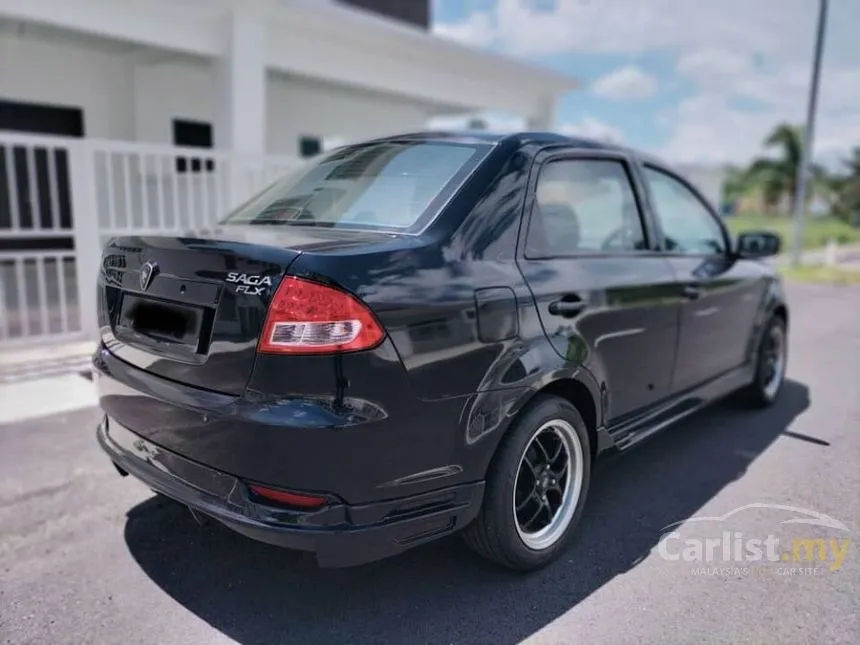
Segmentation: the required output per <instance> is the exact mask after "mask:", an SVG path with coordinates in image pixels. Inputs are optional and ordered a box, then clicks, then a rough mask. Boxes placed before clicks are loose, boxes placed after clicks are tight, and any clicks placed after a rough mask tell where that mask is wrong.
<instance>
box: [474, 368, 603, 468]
mask: <svg viewBox="0 0 860 645" xmlns="http://www.w3.org/2000/svg"><path fill="white" fill-rule="evenodd" d="M597 392H599V390H596V388H591V387H589V386H588V385H587V384H586V383H584V382H583V381H581V380H579V379H577V378H574V377H571V376H567V377H562V378H557V379H555V380H553V381H550V382H548V383H544V384H543V385H542V386H541V387H539V388H535V389H532V390H530V391H529V393H528V395H527V396H525V397H523V399H522V401H521V402H520V403H519V404H518V405H517V406H516V413H515V414H514V415H513V416H512V418H511V420H510V422H509V423H508V424H507V426H506V427H505V429H504V431H503V432H501V433H500V435H499V437H498V440H497V442H496V445H495V447H494V449H493V456H492V457H491V458H490V460H489V462H488V463H487V470H489V468H490V467H491V465H492V463H493V461H494V460H495V458H496V455H497V454H498V451H499V446H500V445H501V444H502V439H503V438H504V436H505V435H506V434H507V432H508V431H509V430H510V429H511V428H512V427H514V425H515V423H516V421H517V420H518V419H520V418H521V417H522V416H523V415H524V414H526V412H527V411H528V410H529V408H530V407H531V405H532V404H533V403H534V402H535V401H536V400H540V399H541V398H542V396H541V395H544V396H555V397H558V398H560V399H564V400H565V401H567V402H568V403H570V404H571V405H572V406H573V407H574V408H575V409H576V411H577V412H578V413H579V415H580V416H581V417H582V421H583V423H584V424H585V427H586V429H587V430H588V440H589V447H590V452H591V458H592V461H593V460H594V458H595V457H596V456H597V446H598V437H597V428H598V427H599V424H600V416H599V410H600V408H599V407H598V406H599V401H600V399H599V398H598V397H599V395H598V394H597Z"/></svg>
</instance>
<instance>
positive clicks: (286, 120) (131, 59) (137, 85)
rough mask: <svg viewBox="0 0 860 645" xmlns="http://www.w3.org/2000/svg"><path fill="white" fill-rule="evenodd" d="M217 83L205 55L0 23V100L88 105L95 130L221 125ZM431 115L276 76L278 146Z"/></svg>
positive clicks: (375, 130) (88, 123) (97, 133)
mask: <svg viewBox="0 0 860 645" xmlns="http://www.w3.org/2000/svg"><path fill="white" fill-rule="evenodd" d="M215 83H216V74H215V70H214V67H213V64H212V63H210V62H208V61H205V60H202V59H201V60H198V59H193V58H191V57H186V56H179V55H173V54H169V53H166V52H157V51H154V50H145V49H140V48H132V47H123V46H122V45H114V46H112V47H111V46H107V45H105V44H102V43H101V41H95V40H93V41H92V42H89V41H88V40H87V39H85V38H77V39H69V40H60V41H58V42H50V41H47V40H44V39H40V38H37V37H34V36H29V35H27V36H21V35H18V34H16V33H14V32H10V31H9V30H0V98H3V99H7V100H13V101H28V102H38V103H48V104H55V105H64V106H70V107H80V108H82V109H83V110H84V126H85V134H86V136H90V137H96V138H105V139H119V140H127V141H134V140H138V141H146V142H151V143H164V144H170V143H172V120H173V119H174V118H183V119H190V120H199V121H208V122H213V123H214V122H215V120H216V114H217V106H216V104H215V100H216V98H217V96H218V93H217V92H216V89H217V88H216V85H215ZM429 113H430V107H429V106H427V105H423V104H421V103H419V102H416V101H410V100H407V99H403V98H400V97H395V96H390V95H382V94H379V93H373V92H368V91H365V90H362V89H360V88H349V87H345V86H341V85H335V84H331V83H326V82H321V81H317V80H314V79H308V78H300V77H295V76H287V75H285V74H274V73H270V74H269V78H268V85H267V126H266V127H267V141H268V144H269V148H268V152H269V153H272V154H283V155H297V154H298V152H299V137H301V136H303V135H305V136H315V137H320V138H323V137H336V138H343V139H347V140H348V139H354V138H361V137H367V136H374V135H379V134H385V133H388V132H394V131H398V130H400V131H402V130H414V129H422V128H423V127H424V126H425V124H426V122H427V119H428V116H429ZM215 127H216V128H217V124H216V125H215Z"/></svg>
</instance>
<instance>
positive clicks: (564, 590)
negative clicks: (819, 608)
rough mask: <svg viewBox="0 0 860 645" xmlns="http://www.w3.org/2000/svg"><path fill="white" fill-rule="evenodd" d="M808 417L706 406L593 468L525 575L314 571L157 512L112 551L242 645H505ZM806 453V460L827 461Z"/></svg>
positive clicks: (580, 596) (574, 598)
mask: <svg viewBox="0 0 860 645" xmlns="http://www.w3.org/2000/svg"><path fill="white" fill-rule="evenodd" d="M809 403H810V402H809V391H808V389H807V388H806V386H804V385H801V384H799V383H797V382H794V381H787V382H786V383H785V386H784V390H783V393H782V395H781V396H780V399H779V401H778V402H777V404H775V405H774V406H773V407H771V408H769V409H767V410H761V411H755V412H749V411H745V410H740V409H735V408H733V407H732V406H730V405H729V404H721V405H718V406H714V407H712V408H709V409H706V410H704V411H702V412H700V413H697V414H696V415H694V416H693V417H690V418H689V419H687V420H685V421H684V422H682V423H680V424H678V425H677V426H675V427H673V428H671V429H668V430H666V431H665V432H663V433H660V434H659V435H657V436H656V437H654V438H653V439H651V440H649V441H648V442H646V443H645V444H644V445H642V446H641V447H639V448H637V449H636V450H634V451H632V452H631V453H630V454H628V455H622V456H620V457H619V458H617V459H612V460H611V461H609V462H608V463H605V464H604V465H603V466H602V467H601V468H599V469H598V470H597V473H596V476H595V481H594V484H593V488H592V493H591V497H590V499H589V502H588V506H587V509H586V512H585V514H584V516H583V519H582V522H581V524H580V526H579V531H578V537H577V539H576V540H575V542H574V544H573V545H572V546H571V548H570V550H569V551H567V552H566V553H565V554H564V556H563V557H562V558H561V559H560V560H559V561H557V562H556V563H554V564H553V565H551V566H550V567H548V568H546V569H544V570H542V571H538V572H536V573H532V574H527V575H522V574H514V573H510V572H507V571H505V570H502V569H499V568H497V567H494V566H493V565H490V564H488V563H485V562H483V561H482V560H480V559H479V558H478V557H477V556H474V555H472V554H471V553H470V552H469V551H468V550H467V549H466V548H465V546H463V545H462V544H461V542H460V540H459V539H456V538H450V539H448V540H444V541H441V542H439V543H436V544H431V545H427V546H424V547H421V548H418V549H415V550H413V551H411V552H408V553H406V554H404V555H402V556H399V557H395V558H391V559H389V560H385V561H382V562H377V563H373V564H369V565H364V566H361V567H357V568H352V569H339V570H320V569H318V568H317V567H316V564H315V561H314V560H313V559H312V558H311V557H309V556H305V555H302V554H297V553H293V552H290V551H286V550H282V549H278V548H276V547H270V546H267V545H264V544H258V543H256V542H253V541H251V540H249V539H246V538H243V537H241V536H239V535H237V534H234V533H232V532H231V531H229V530H227V529H225V528H223V527H220V526H218V525H211V524H210V525H207V526H206V527H203V528H200V527H198V526H197V525H196V524H195V523H194V522H193V520H192V518H191V516H190V514H189V513H188V512H187V510H186V509H184V508H183V507H181V506H179V505H178V504H174V503H172V502H169V501H166V500H163V499H161V498H152V499H150V500H147V501H146V502H144V503H142V504H140V505H138V506H137V507H135V508H134V509H132V510H131V511H130V512H129V513H128V520H127V523H126V528H125V538H126V542H127V544H128V548H129V550H130V552H131V554H132V556H133V557H134V558H135V559H136V560H137V562H138V563H139V565H140V566H141V567H142V569H143V571H145V572H146V574H147V575H149V577H150V578H151V579H152V580H153V581H154V582H155V583H156V584H157V585H158V586H159V587H161V588H162V589H163V590H164V591H165V592H166V593H167V594H169V595H170V596H171V597H172V598H173V599H175V600H176V601H177V602H179V603H180V604H182V605H183V606H184V607H185V608H187V609H188V610H189V611H191V612H193V613H194V614H196V615H197V616H199V617H200V618H201V619H203V620H204V621H206V622H207V623H209V624H210V625H212V626H213V627H214V628H216V629H218V630H220V631H221V632H223V633H224V634H226V635H227V636H229V637H230V638H232V639H234V640H236V641H237V642H239V643H243V644H245V645H256V644H258V643H259V644H262V643H275V642H294V643H345V642H362V643H363V642H376V643H413V642H414V643H430V642H434V643H436V642H445V643H454V642H457V643H463V642H467V643H496V644H502V643H516V642H519V641H520V640H522V639H523V638H525V637H527V636H529V635H530V634H532V633H534V632H536V631H537V630H539V629H541V628H542V627H544V626H545V625H547V624H548V623H550V622H551V621H552V620H554V619H555V618H557V617H558V616H560V615H561V614H563V613H564V612H566V611H567V610H569V609H570V608H572V607H574V606H575V605H576V604H577V603H579V602H581V601H582V600H584V599H585V598H587V597H588V596H589V595H591V594H592V593H594V592H595V591H597V590H598V589H600V588H601V587H602V586H603V585H605V584H606V583H608V582H609V581H611V580H612V579H613V578H614V577H615V576H617V575H619V574H623V573H625V572H626V571H628V570H630V569H631V568H633V567H635V566H636V565H637V564H638V563H639V562H640V561H641V560H642V559H643V558H645V557H647V556H648V555H649V553H650V552H651V550H652V549H653V548H654V547H655V546H656V544H657V541H658V540H659V538H660V536H661V534H662V529H663V528H664V527H665V526H667V525H668V524H670V523H673V522H677V521H679V520H683V519H685V518H687V517H690V516H691V515H693V514H695V513H696V512H697V511H698V509H699V508H700V507H701V506H702V505H704V504H705V503H706V502H708V501H709V500H710V499H711V498H712V497H714V495H716V494H717V493H719V492H720V490H722V489H723V487H725V486H726V485H727V484H729V483H731V482H733V481H735V480H737V479H738V478H740V477H742V476H743V475H744V473H745V472H746V469H747V467H748V466H749V464H750V463H751V462H752V461H754V460H755V459H756V458H757V457H758V456H759V455H760V454H761V453H762V452H763V451H764V450H765V449H766V448H767V447H768V446H769V445H770V444H771V443H773V441H774V440H775V439H777V438H778V437H779V436H780V435H782V434H784V433H785V434H790V433H786V429H787V428H788V426H789V424H790V423H791V422H792V420H793V419H794V418H795V417H797V416H798V415H799V414H801V413H802V412H803V411H804V410H805V409H806V408H807V407H809ZM794 438H801V439H804V438H806V437H797V435H794ZM806 439H810V448H811V449H818V450H821V449H827V448H826V446H823V447H822V445H821V444H820V443H818V442H815V441H814V438H806ZM813 447H814V448H813ZM754 501H758V500H750V502H754Z"/></svg>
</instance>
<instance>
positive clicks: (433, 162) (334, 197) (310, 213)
mask: <svg viewBox="0 0 860 645" xmlns="http://www.w3.org/2000/svg"><path fill="white" fill-rule="evenodd" d="M489 149H490V146H489V145H488V144H474V145H473V144H460V143H448V142H438V141H433V142H420V141H400V142H398V141H385V142H379V143H370V144H364V145H357V146H348V147H345V148H340V149H338V150H335V151H334V152H332V153H330V154H328V155H325V156H323V157H321V158H319V159H314V160H313V161H311V162H309V163H308V164H306V165H305V166H303V167H302V168H300V169H298V170H296V171H293V172H292V173H290V174H289V175H287V176H286V177H284V178H283V179H281V180H279V181H277V182H276V183H275V184H273V185H272V186H270V187H269V188H267V189H266V190H265V191H263V192H262V193H260V194H259V195H257V196H255V197H254V198H252V199H251V200H250V201H248V202H246V203H245V204H243V205H242V206H240V207H239V208H238V209H236V210H235V211H234V212H233V213H231V214H230V215H228V216H227V218H226V219H225V220H224V222H223V223H225V224H261V225H262V224H267V225H291V226H325V227H338V228H358V229H382V230H391V231H401V232H413V231H417V230H420V229H421V228H423V227H424V226H425V225H426V224H427V223H428V222H430V221H431V220H432V219H433V218H434V217H435V216H436V214H437V213H438V212H439V210H440V209H441V208H442V206H443V205H444V204H445V202H446V201H447V200H448V199H449V198H450V196H451V195H452V194H453V193H454V192H455V191H456V190H457V189H458V188H459V186H460V185H461V184H462V183H463V182H464V181H465V179H466V177H468V175H469V173H471V171H472V170H473V169H474V168H475V166H477V165H478V163H480V161H481V160H482V159H483V158H484V157H485V156H486V154H487V152H488V151H489Z"/></svg>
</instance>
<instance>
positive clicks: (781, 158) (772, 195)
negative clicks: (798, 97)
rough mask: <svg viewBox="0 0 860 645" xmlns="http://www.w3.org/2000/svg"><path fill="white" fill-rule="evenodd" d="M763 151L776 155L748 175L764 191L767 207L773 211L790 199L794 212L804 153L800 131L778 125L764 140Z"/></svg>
mask: <svg viewBox="0 0 860 645" xmlns="http://www.w3.org/2000/svg"><path fill="white" fill-rule="evenodd" d="M764 148H765V149H766V150H768V151H772V152H773V153H775V154H773V155H771V156H767V157H762V158H759V159H756V160H755V161H753V162H752V164H751V165H750V167H749V170H748V171H747V174H748V177H749V181H751V182H754V183H755V184H756V185H757V186H758V187H759V188H760V189H761V191H762V197H763V199H764V202H765V205H766V207H768V208H769V209H773V208H775V207H776V206H777V205H778V204H779V203H780V201H781V200H782V199H783V198H784V197H787V198H788V203H789V206H790V208H791V210H792V211H794V196H795V189H796V187H797V169H798V168H799V167H800V158H801V156H802V152H803V143H802V139H801V135H800V128H798V127H797V126H793V125H790V124H788V123H781V124H779V125H778V126H776V128H774V130H773V131H772V132H771V133H770V134H769V135H768V137H767V138H766V139H765V140H764Z"/></svg>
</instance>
